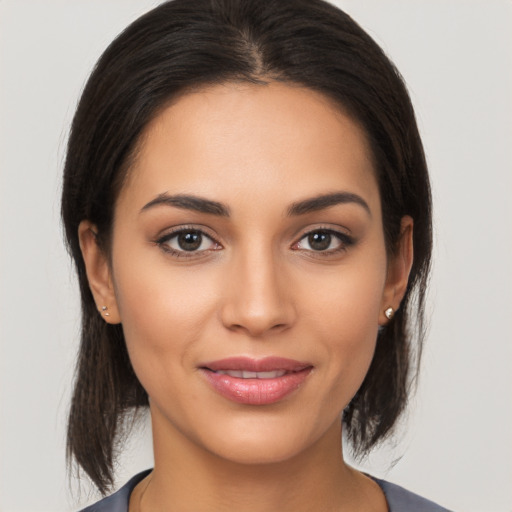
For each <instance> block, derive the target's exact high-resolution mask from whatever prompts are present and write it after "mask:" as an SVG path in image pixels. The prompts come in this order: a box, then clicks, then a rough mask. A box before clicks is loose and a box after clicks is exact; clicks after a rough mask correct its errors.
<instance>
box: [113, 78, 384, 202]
mask: <svg viewBox="0 0 512 512" xmlns="http://www.w3.org/2000/svg"><path fill="white" fill-rule="evenodd" d="M276 188H277V189H278V190H279V191H280V197H281V198H283V200H285V199H286V198H287V196H289V198H288V199H289V200H290V201H294V200H296V199H297V197H300V196H304V197H311V196H312V195H314V194H315V193H325V192H330V191H332V190H333V189H336V190H337V189H348V190H349V191H351V192H354V193H359V194H364V195H366V196H372V197H367V200H368V201H377V202H378V201H379V197H378V190H377V185H376V180H375V173H374V169H373V164H372V157H371V152H370V149H369V145H368V143H367V139H366V135H365V133H364V131H363V129H362V128H361V127H360V126H359V124H358V123H357V122H355V121H354V120H353V119H352V118H351V117H349V116H348V115H347V114H346V113H345V112H344V111H343V109H342V108H341V107H339V106H338V105H336V104H335V103H334V102H333V101H331V100H330V99H329V98H327V97H326V96H324V95H322V94H320V93H318V92H315V91H312V90H310V89H307V88H304V87H299V86H294V85H289V84H283V83H277V82H271V83H269V84H265V85H259V84H258V85H254V84H246V83H227V84H223V85H215V86H211V87H207V88H204V89H201V90H199V91H194V92H191V93H188V94H184V95H182V96H180V97H179V98H178V99H176V100H175V101H174V102H173V103H172V104H170V105H168V106H167V107H166V108H165V109H163V110H162V111H161V112H160V114H159V115H158V116H157V117H156V118H155V119H154V120H153V121H152V122H151V123H150V124H149V125H148V127H147V128H146V130H145V133H144V135H143V137H142V139H141V144H140V147H139V151H138V154H137V157H136V159H135V162H134V165H133V166H132V169H131V171H130V175H129V179H128V180H127V182H126V183H125V186H124V188H123V190H122V191H121V197H120V201H125V200H128V201H129V202H130V203H131V204H135V203H139V204H140V203H142V202H143V201H149V200H151V199H152V198H153V197H154V196H155V195H157V194H161V193H164V192H170V193H194V194H201V195H205V196H214V198H215V199H216V200H220V201H223V202H226V203H230V202H231V200H232V199H233V197H234V196H236V197H239V196H240V195H242V196H243V195H244V194H250V196H251V197H252V198H257V197H258V196H260V197H261V198H262V199H263V200H267V201H268V198H269V196H270V195H271V194H272V193H273V192H275V190H276ZM134 202H135V203H134ZM140 206H142V204H140Z"/></svg>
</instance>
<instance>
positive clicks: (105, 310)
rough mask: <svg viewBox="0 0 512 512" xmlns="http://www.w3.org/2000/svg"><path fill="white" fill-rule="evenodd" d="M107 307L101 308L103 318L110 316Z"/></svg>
mask: <svg viewBox="0 0 512 512" xmlns="http://www.w3.org/2000/svg"><path fill="white" fill-rule="evenodd" d="M107 309H108V308H107V306H101V310H102V311H103V314H104V315H105V316H110V313H109V312H108V311H107Z"/></svg>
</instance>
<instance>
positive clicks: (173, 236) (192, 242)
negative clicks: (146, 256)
mask: <svg viewBox="0 0 512 512" xmlns="http://www.w3.org/2000/svg"><path fill="white" fill-rule="evenodd" d="M156 243H157V244H158V245H159V246H160V247H161V248H162V249H163V250H164V251H166V252H170V253H171V254H174V255H177V256H187V253H189V255H192V254H193V253H200V252H204V251H212V250H218V249H220V248H221V246H220V244H219V243H218V242H216V241H215V240H213V238H211V237H210V236H208V235H207V234H206V233H204V232H203V231H201V230H199V229H189V228H183V229H180V230H177V231H173V232H172V233H168V234H166V235H164V236H163V237H161V238H160V239H158V240H157V241H156Z"/></svg>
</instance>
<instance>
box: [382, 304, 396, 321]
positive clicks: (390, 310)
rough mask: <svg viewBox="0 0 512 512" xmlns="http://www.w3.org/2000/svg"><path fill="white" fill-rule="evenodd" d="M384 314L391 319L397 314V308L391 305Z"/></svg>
mask: <svg viewBox="0 0 512 512" xmlns="http://www.w3.org/2000/svg"><path fill="white" fill-rule="evenodd" d="M384 314H385V315H386V318H387V319H388V320H391V319H392V318H393V317H394V316H395V310H394V309H393V308H392V307H389V308H387V309H386V310H385V311H384Z"/></svg>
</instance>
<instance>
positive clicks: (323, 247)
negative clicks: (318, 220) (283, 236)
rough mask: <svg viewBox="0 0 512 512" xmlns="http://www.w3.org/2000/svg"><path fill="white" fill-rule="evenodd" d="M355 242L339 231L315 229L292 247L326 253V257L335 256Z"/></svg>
mask: <svg viewBox="0 0 512 512" xmlns="http://www.w3.org/2000/svg"><path fill="white" fill-rule="evenodd" d="M354 243H355V240H354V239H353V238H352V237H351V236H349V235H347V234H345V233H341V232H339V231H335V230H332V229H315V230H314V231H310V232H309V233H306V234H305V235H304V236H303V237H302V238H301V239H300V240H299V241H298V242H297V243H295V244H294V245H293V246H292V249H294V250H300V251H306V252H313V253H315V252H316V253H325V255H326V256H328V255H334V254H335V253H337V252H340V251H344V250H346V249H348V247H350V246H352V245H354Z"/></svg>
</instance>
